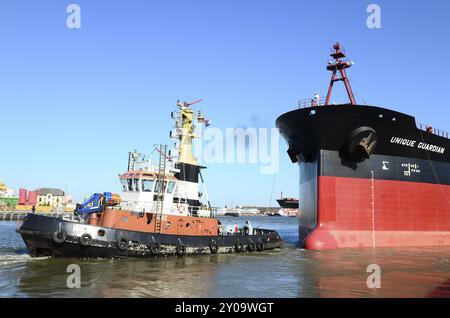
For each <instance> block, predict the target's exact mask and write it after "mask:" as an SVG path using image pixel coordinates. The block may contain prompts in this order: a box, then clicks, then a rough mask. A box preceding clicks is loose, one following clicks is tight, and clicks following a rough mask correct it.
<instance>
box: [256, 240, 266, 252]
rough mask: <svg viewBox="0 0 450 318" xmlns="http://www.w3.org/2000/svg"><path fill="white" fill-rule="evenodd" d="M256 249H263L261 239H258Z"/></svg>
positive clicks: (260, 250) (259, 250)
mask: <svg viewBox="0 0 450 318" xmlns="http://www.w3.org/2000/svg"><path fill="white" fill-rule="evenodd" d="M256 250H257V251H258V252H262V251H264V243H263V241H262V240H259V241H258V243H256Z"/></svg>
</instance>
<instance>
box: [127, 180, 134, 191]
mask: <svg viewBox="0 0 450 318" xmlns="http://www.w3.org/2000/svg"><path fill="white" fill-rule="evenodd" d="M127 183H128V191H133V179H127Z"/></svg>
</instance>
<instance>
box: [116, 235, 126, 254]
mask: <svg viewBox="0 0 450 318" xmlns="http://www.w3.org/2000/svg"><path fill="white" fill-rule="evenodd" d="M117 248H118V249H119V250H121V251H125V250H126V249H127V248H128V241H127V240H126V239H125V238H123V237H120V238H119V239H118V240H117Z"/></svg>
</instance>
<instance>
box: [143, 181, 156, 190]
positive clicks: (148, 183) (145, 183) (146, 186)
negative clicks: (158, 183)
mask: <svg viewBox="0 0 450 318" xmlns="http://www.w3.org/2000/svg"><path fill="white" fill-rule="evenodd" d="M154 183H155V182H154V180H142V191H144V192H152V191H153V184H154Z"/></svg>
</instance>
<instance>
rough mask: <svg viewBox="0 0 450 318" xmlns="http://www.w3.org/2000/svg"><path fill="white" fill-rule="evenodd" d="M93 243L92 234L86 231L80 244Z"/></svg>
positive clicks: (87, 244) (81, 237)
mask: <svg viewBox="0 0 450 318" xmlns="http://www.w3.org/2000/svg"><path fill="white" fill-rule="evenodd" d="M91 243H92V236H91V235H90V234H88V233H84V234H83V235H81V236H80V244H81V245H83V246H89V245H91Z"/></svg>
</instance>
